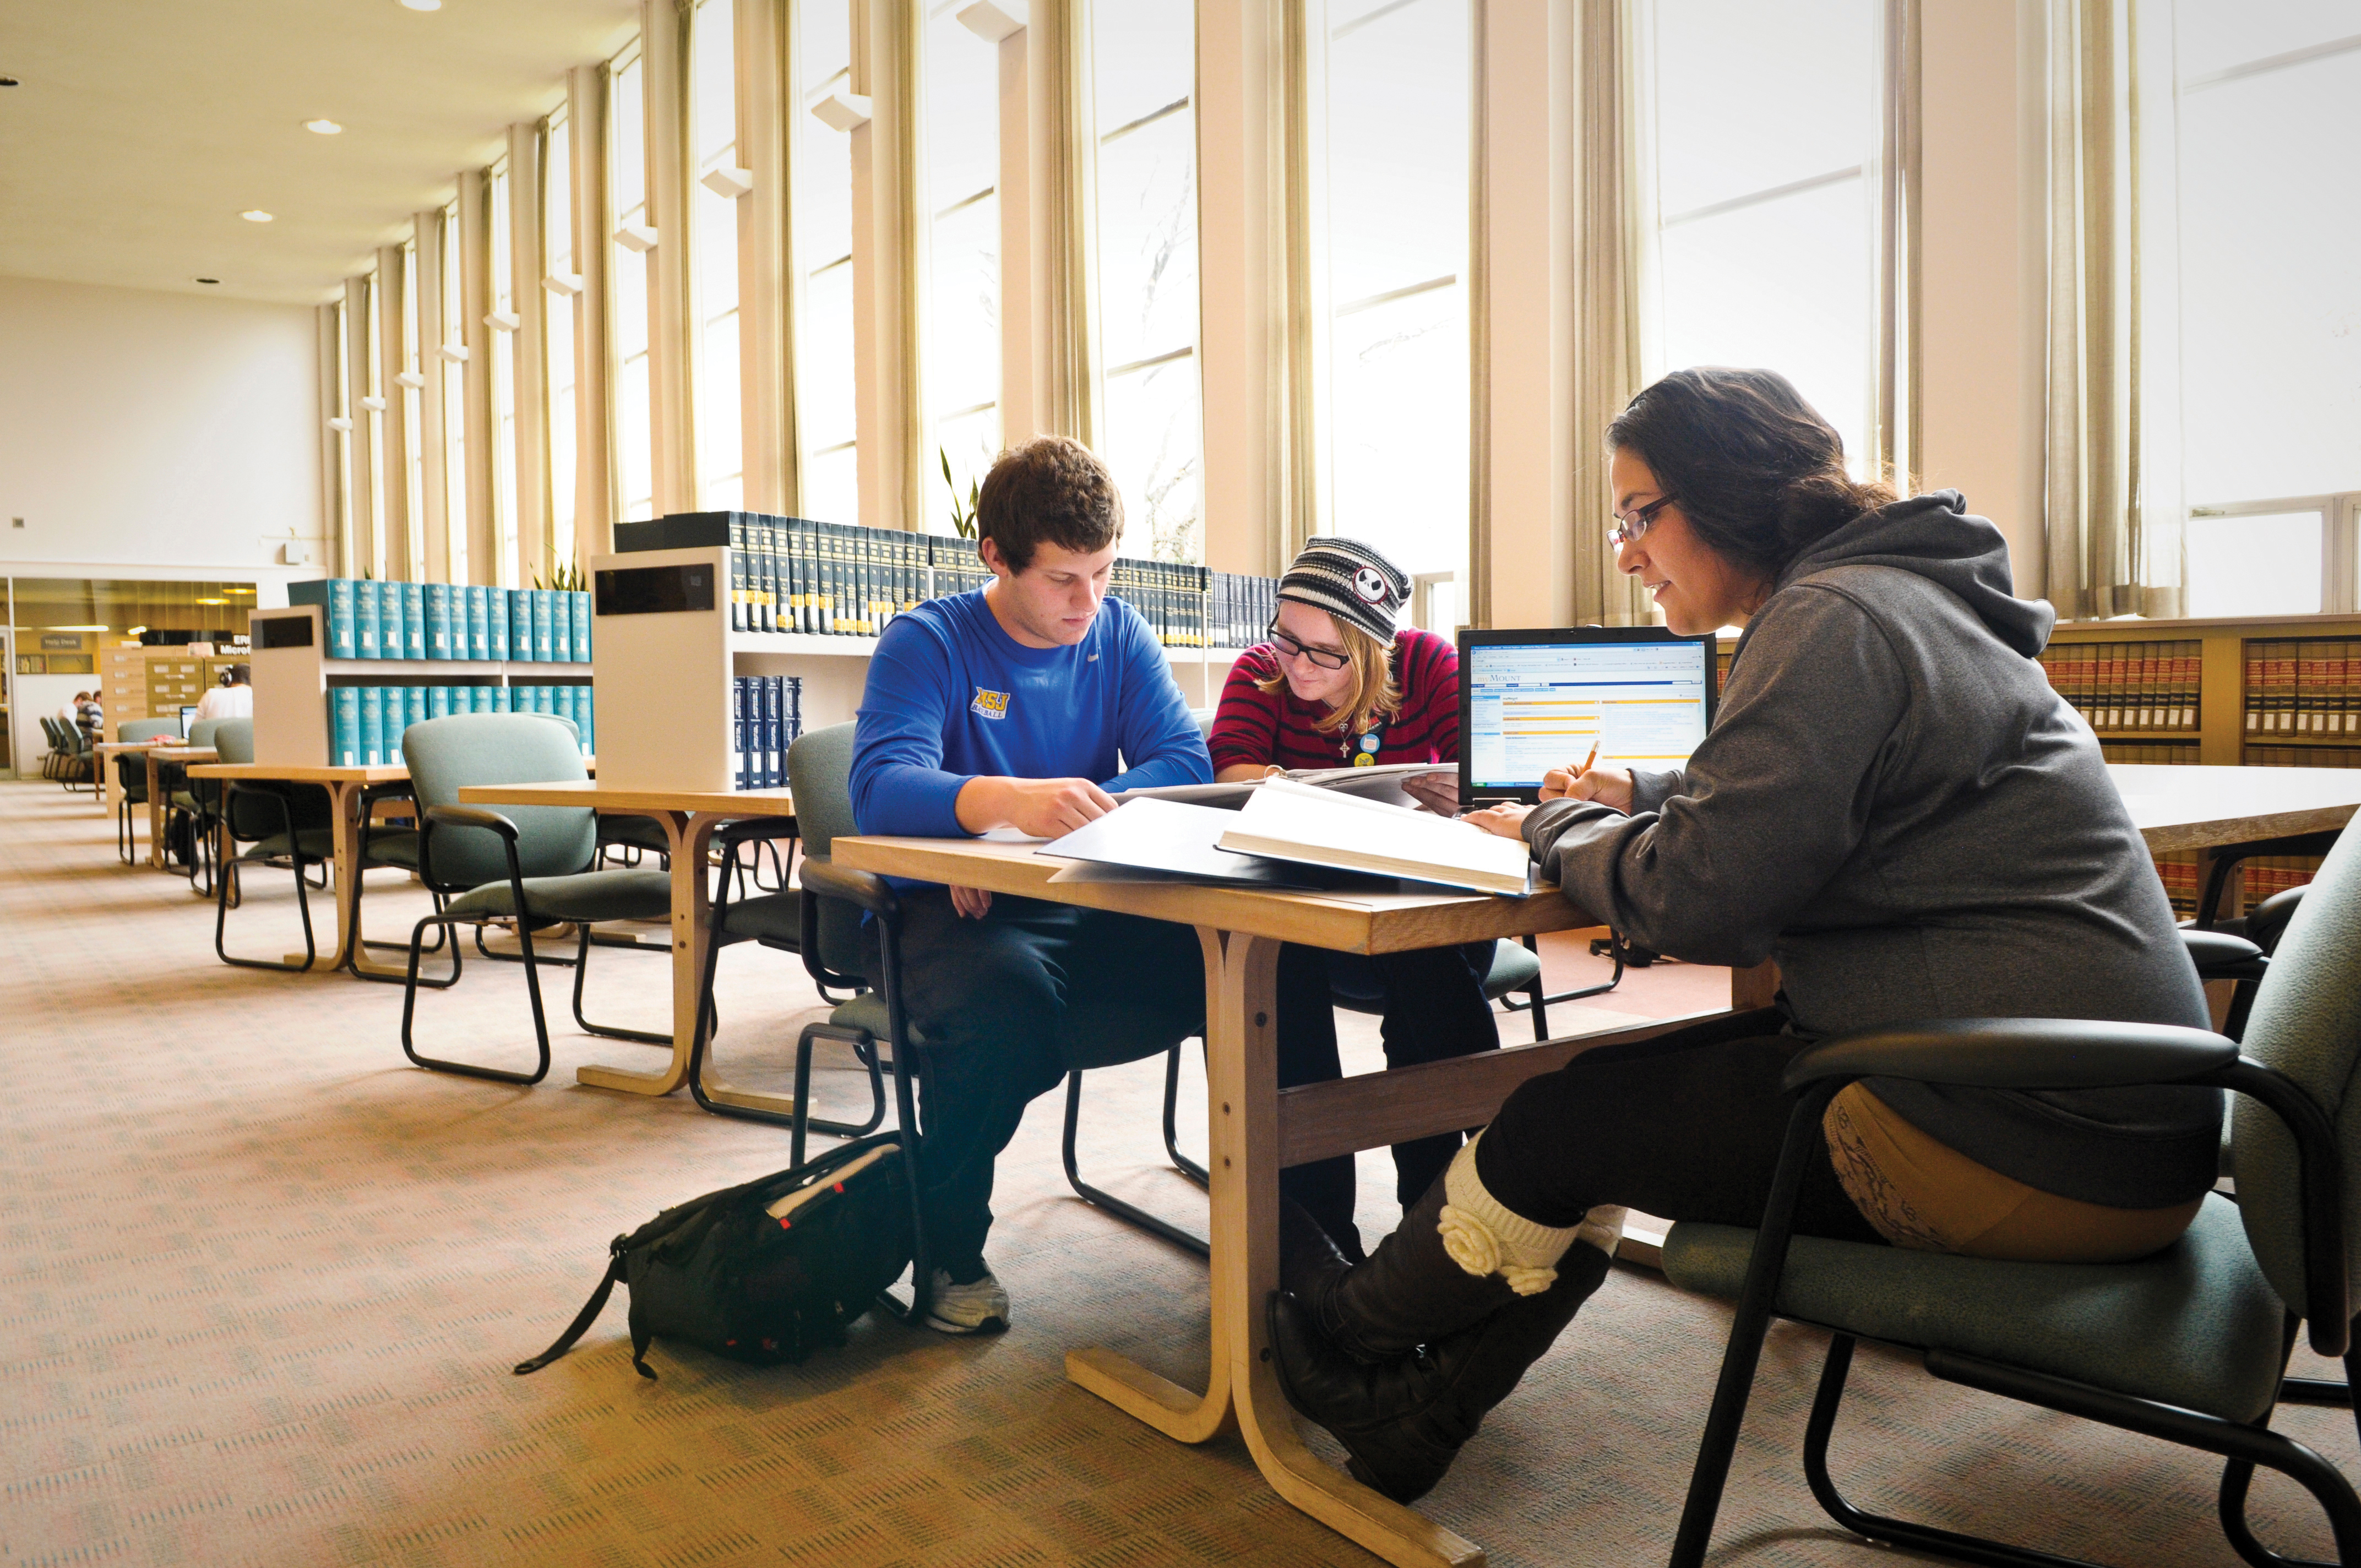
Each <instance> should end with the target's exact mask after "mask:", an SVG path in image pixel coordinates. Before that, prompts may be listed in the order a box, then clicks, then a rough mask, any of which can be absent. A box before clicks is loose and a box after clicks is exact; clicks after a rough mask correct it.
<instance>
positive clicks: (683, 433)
mask: <svg viewBox="0 0 2361 1568" xmlns="http://www.w3.org/2000/svg"><path fill="white" fill-rule="evenodd" d="M640 16H641V31H640V82H641V87H642V91H643V92H644V93H645V94H646V99H647V151H648V186H647V190H648V222H649V223H650V225H653V227H654V229H655V231H656V247H655V248H654V249H653V250H652V251H650V252H649V253H648V260H649V263H650V265H649V267H648V405H649V422H650V424H652V425H653V427H654V428H653V458H654V467H653V474H654V477H655V512H656V515H657V516H658V517H662V516H664V514H665V513H666V512H675V511H691V510H695V509H696V506H697V440H696V428H697V427H696V423H695V421H694V418H693V415H692V406H693V405H692V399H693V397H694V391H693V378H692V376H691V372H690V364H691V361H690V354H691V349H690V339H691V337H692V336H693V335H694V331H695V328H694V323H693V322H692V320H691V317H690V307H689V236H688V92H687V88H688V82H687V73H688V49H687V45H688V13H687V11H686V9H685V8H681V7H676V6H675V5H674V0H642V5H641V7H640Z"/></svg>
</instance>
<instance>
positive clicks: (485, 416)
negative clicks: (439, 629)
mask: <svg viewBox="0 0 2361 1568" xmlns="http://www.w3.org/2000/svg"><path fill="white" fill-rule="evenodd" d="M491 216H492V214H491V190H490V181H487V180H486V179H485V178H484V174H483V170H479V169H471V170H467V171H466V172H465V173H463V174H461V175H460V176H459V339H460V342H461V343H462V344H463V345H465V346H466V348H467V372H466V374H465V375H464V376H462V377H461V378H460V384H461V386H462V387H463V388H464V389H465V390H466V406H465V407H463V408H462V409H461V410H460V417H461V418H462V419H463V420H465V421H466V429H467V576H468V579H469V580H470V581H472V582H478V583H492V584H499V583H502V582H505V581H507V577H506V576H505V575H504V572H503V568H502V567H501V565H500V518H499V514H498V511H497V509H496V503H495V502H494V500H493V499H492V490H493V485H492V476H493V470H494V467H495V464H494V461H493V456H492V329H491V328H489V327H488V326H486V325H485V324H484V317H485V315H486V313H489V311H490V310H491V308H492V228H491Z"/></svg>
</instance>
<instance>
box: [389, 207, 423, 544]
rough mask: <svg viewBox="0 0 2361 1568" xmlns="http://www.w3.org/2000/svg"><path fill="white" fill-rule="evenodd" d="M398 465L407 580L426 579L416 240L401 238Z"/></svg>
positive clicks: (421, 390) (421, 375) (421, 383)
mask: <svg viewBox="0 0 2361 1568" xmlns="http://www.w3.org/2000/svg"><path fill="white" fill-rule="evenodd" d="M400 356H401V375H400V376H399V377H397V378H396V380H398V381H399V382H400V384H401V467H402V478H403V484H402V487H401V495H402V502H403V510H404V511H405V513H406V515H407V516H408V518H409V522H410V526H409V528H408V529H407V530H405V531H404V532H406V534H407V536H408V538H409V542H410V573H409V576H410V580H411V581H412V582H413V583H423V582H424V581H425V580H426V411H425V401H426V394H425V390H424V389H425V386H426V378H425V377H424V376H423V374H422V373H421V372H420V369H419V366H420V364H421V363H422V362H421V360H420V357H419V346H418V241H417V240H416V239H414V238H413V239H406V240H404V241H402V242H401V350H400Z"/></svg>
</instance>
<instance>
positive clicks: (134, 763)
mask: <svg viewBox="0 0 2361 1568" xmlns="http://www.w3.org/2000/svg"><path fill="white" fill-rule="evenodd" d="M134 779H137V781H138V788H139V798H138V799H137V801H134V800H133V799H132V798H131V789H132V781H133V780H134ZM147 804H148V759H147V758H145V757H136V756H133V755H131V754H130V753H129V752H125V751H118V752H116V753H115V859H116V860H118V861H122V862H123V863H124V864H125V865H126V866H127V865H130V864H132V863H133V862H135V861H137V859H138V858H139V835H138V833H137V831H136V830H135V829H134V828H132V826H131V808H132V806H135V805H137V806H145V805H147Z"/></svg>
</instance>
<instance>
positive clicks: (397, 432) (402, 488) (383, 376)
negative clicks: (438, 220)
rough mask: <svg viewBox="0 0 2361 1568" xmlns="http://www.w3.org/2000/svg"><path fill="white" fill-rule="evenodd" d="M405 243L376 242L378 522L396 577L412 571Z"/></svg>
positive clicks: (390, 576)
mask: <svg viewBox="0 0 2361 1568" xmlns="http://www.w3.org/2000/svg"><path fill="white" fill-rule="evenodd" d="M401 265H402V258H401V247H400V246H398V245H380V246H379V247H377V341H378V350H379V356H380V358H381V359H382V361H383V362H382V363H381V364H379V366H378V373H377V386H378V395H379V397H381V398H383V399H384V400H385V414H384V419H385V473H384V474H383V475H382V476H380V478H381V480H382V482H381V483H380V485H379V495H381V496H382V497H383V498H384V501H385V510H384V515H382V516H380V517H379V519H378V520H377V526H378V531H379V533H380V534H381V535H382V536H383V537H384V539H385V575H386V578H387V580H388V581H392V582H401V581H407V580H408V579H409V576H410V457H409V454H410V448H409V447H408V446H407V445H405V444H404V442H405V441H406V440H407V439H408V434H409V429H408V427H409V422H410V400H409V399H408V398H405V397H403V396H402V395H401V382H399V381H397V380H395V379H394V377H395V376H396V375H398V374H399V373H400V372H401V370H402V368H403V367H404V366H405V364H406V363H407V361H406V358H405V356H404V355H403V354H402V351H401Z"/></svg>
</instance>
